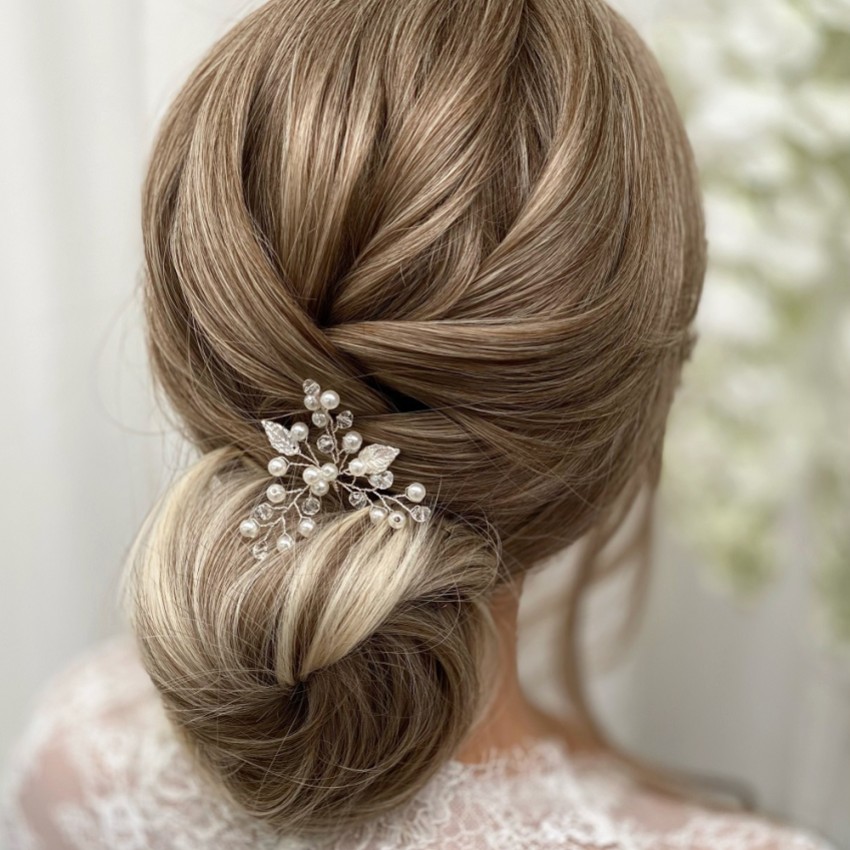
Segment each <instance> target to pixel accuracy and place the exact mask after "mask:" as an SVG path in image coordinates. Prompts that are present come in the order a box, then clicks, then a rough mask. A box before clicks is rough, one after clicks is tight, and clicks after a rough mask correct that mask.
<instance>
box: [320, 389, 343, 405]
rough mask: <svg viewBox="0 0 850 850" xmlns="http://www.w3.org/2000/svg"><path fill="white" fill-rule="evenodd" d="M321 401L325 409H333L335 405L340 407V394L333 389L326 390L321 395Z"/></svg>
mask: <svg viewBox="0 0 850 850" xmlns="http://www.w3.org/2000/svg"><path fill="white" fill-rule="evenodd" d="M319 401H320V402H321V404H322V407H324V408H325V410H333V409H334V408H335V407H339V395H338V394H337V393H335V392H334V391H333V390H325V391H324V392H323V393H322V394H321V395H320V396H319Z"/></svg>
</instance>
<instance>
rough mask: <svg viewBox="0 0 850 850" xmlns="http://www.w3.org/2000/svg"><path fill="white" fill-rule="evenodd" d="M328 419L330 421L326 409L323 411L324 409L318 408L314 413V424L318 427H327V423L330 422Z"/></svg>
mask: <svg viewBox="0 0 850 850" xmlns="http://www.w3.org/2000/svg"><path fill="white" fill-rule="evenodd" d="M328 421H329V417H328V414H327V413H325V412H324V411H322V410H317V411H316V412H315V413H314V414H313V424H314V425H315V426H316V427H317V428H324V427H325V425H327V424H328Z"/></svg>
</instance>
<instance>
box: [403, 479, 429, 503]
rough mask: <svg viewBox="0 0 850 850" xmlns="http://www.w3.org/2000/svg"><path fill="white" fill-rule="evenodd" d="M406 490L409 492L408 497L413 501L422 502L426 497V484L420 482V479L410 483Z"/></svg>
mask: <svg viewBox="0 0 850 850" xmlns="http://www.w3.org/2000/svg"><path fill="white" fill-rule="evenodd" d="M404 492H405V493H406V494H407V498H408V499H410V501H411V502H421V501H422V500H423V499H424V498H425V486H424V485H423V484H420V483H419V482H418V481H414V482H413V483H412V484H408V485H407V490H405V491H404Z"/></svg>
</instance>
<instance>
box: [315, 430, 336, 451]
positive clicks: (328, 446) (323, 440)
mask: <svg viewBox="0 0 850 850" xmlns="http://www.w3.org/2000/svg"><path fill="white" fill-rule="evenodd" d="M334 445H335V444H334V438H333V437H331V436H330V435H329V434H323V435H322V436H321V437H319V439H318V441H317V443H316V446H317V447H318V449H319V451H320V452H324V453H325V454H326V455H330V454H333V450H334Z"/></svg>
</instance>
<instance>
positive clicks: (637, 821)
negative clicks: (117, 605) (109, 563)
mask: <svg viewBox="0 0 850 850" xmlns="http://www.w3.org/2000/svg"><path fill="white" fill-rule="evenodd" d="M3 802H4V809H5V811H4V820H3V823H2V828H0V839H3V838H5V840H6V845H5V846H8V847H9V848H10V850H24V848H25V850H38V848H45V850H71V848H74V849H75V850H76V848H86V850H98V848H109V850H178V848H181V850H182V848H189V847H193V848H194V847H212V846H214V847H216V848H218V850H249V848H250V850H272V848H274V850H308V848H309V850H354V848H356V850H379V848H380V850H437V848H439V850H466V848H474V850H515V848H516V847H520V846H521V847H523V848H526V850H579V848H581V850H603V848H604V850H618V848H622V850H650V848H652V850H827V846H826V845H824V844H822V843H820V842H818V841H817V839H815V838H813V837H811V836H809V835H806V834H804V833H802V832H797V831H793V830H790V829H785V828H782V827H779V826H777V825H775V824H772V823H770V822H768V821H766V820H763V819H760V818H757V817H753V816H749V815H743V814H734V813H728V812H722V813H721V812H716V811H711V810H709V809H706V808H701V807H698V806H696V805H691V804H688V803H685V802H682V801H680V800H676V799H673V798H670V797H667V796H665V795H662V794H660V793H657V792H653V791H651V790H648V789H646V788H643V787H642V786H641V785H640V784H639V783H636V782H635V781H634V780H632V779H631V778H630V777H629V776H628V774H627V772H626V771H624V770H622V769H621V768H620V766H619V765H618V763H617V762H615V761H614V760H613V759H611V758H610V757H607V756H605V755H603V754H599V753H594V752H576V751H575V750H574V748H572V747H571V746H570V744H569V743H568V742H565V741H564V740H562V739H558V738H555V737H552V738H549V739H544V740H541V741H539V742H538V743H536V744H535V745H532V746H531V747H527V748H522V749H517V750H515V751H512V752H509V753H502V754H500V755H494V756H493V757H492V758H491V759H489V760H487V761H486V762H485V763H483V764H478V765H468V764H463V763H461V762H457V761H451V762H449V763H447V764H446V765H445V766H444V767H443V768H442V769H441V770H440V771H439V773H438V774H437V775H436V776H435V777H434V778H433V779H432V780H431V781H430V782H429V783H428V784H427V785H426V786H425V788H424V789H422V791H421V792H420V793H419V794H417V795H416V797H414V799H412V800H411V801H410V802H409V803H408V804H406V805H405V806H404V807H402V808H401V809H398V810H396V811H394V812H392V813H391V814H389V815H386V816H385V817H383V818H380V819H378V820H375V821H373V822H371V823H369V824H368V825H366V826H364V827H361V828H359V829H357V830H352V831H349V832H347V833H346V835H345V836H344V837H342V838H338V839H335V840H329V841H326V842H323V843H316V842H310V843H302V842H299V841H295V840H292V841H282V840H281V839H280V838H279V837H278V836H275V835H273V834H272V833H271V832H270V831H269V830H267V829H266V828H265V827H264V826H263V825H262V824H258V823H257V822H256V821H255V820H253V819H252V818H250V817H248V816H247V815H245V814H244V813H242V812H241V811H240V810H239V809H238V808H237V807H236V806H235V805H234V804H232V803H230V802H229V801H228V800H227V799H226V798H224V796H223V795H221V794H220V793H219V792H218V789H217V788H216V786H214V785H213V784H212V783H208V782H207V781H206V780H205V778H204V777H203V776H202V775H201V774H200V773H199V772H198V771H197V770H196V769H195V768H194V765H193V764H192V763H191V761H190V758H189V756H188V754H187V753H186V752H185V750H184V749H183V747H182V744H181V743H180V741H179V740H178V739H177V737H176V735H175V733H174V730H173V729H172V727H171V726H170V724H169V723H168V720H167V718H166V716H165V713H164V711H163V709H162V706H161V704H160V702H159V699H158V697H157V694H156V692H155V690H154V688H153V685H152V684H151V682H150V680H149V678H148V676H147V674H146V673H145V671H144V668H143V667H142V664H141V662H140V659H139V657H138V654H137V652H136V650H135V648H134V646H133V644H132V642H131V641H130V640H129V639H125V638H120V639H114V640H112V641H110V642H109V643H107V644H105V645H102V646H100V647H98V648H96V649H94V650H92V651H90V652H88V653H87V654H85V655H84V656H82V657H81V658H79V659H78V660H77V661H76V662H75V663H73V664H72V665H71V666H70V667H68V668H67V669H66V670H65V671H64V672H63V673H61V674H60V675H59V676H57V677H55V678H54V679H53V681H52V682H51V683H50V684H49V685H48V686H47V688H46V689H45V690H44V692H43V695H42V697H41V699H40V700H39V702H38V705H37V707H36V709H35V711H34V713H33V716H32V718H31V720H30V723H29V726H28V729H27V730H26V733H25V735H24V737H23V738H22V740H21V742H20V744H19V746H18V748H17V752H16V754H15V756H14V759H13V763H12V769H11V772H10V774H9V777H8V782H7V786H6V792H5V794H4V800H3ZM2 843H3V841H2V840H0V844H2Z"/></svg>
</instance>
